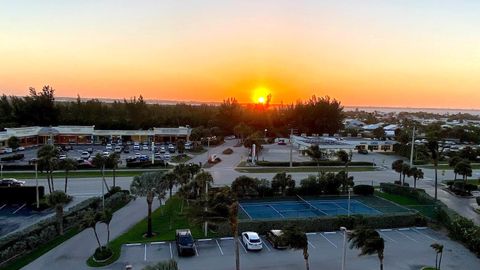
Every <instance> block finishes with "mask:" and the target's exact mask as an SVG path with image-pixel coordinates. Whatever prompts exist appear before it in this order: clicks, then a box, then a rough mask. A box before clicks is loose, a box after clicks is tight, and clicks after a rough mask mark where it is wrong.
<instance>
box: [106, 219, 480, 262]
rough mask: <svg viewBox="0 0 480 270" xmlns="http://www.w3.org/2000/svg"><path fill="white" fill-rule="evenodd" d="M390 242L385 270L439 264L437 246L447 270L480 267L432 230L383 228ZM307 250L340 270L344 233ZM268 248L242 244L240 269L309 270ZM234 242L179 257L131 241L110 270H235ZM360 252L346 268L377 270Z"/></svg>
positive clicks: (350, 254) (289, 253) (160, 245)
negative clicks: (161, 269)
mask: <svg viewBox="0 0 480 270" xmlns="http://www.w3.org/2000/svg"><path fill="white" fill-rule="evenodd" d="M378 231H379V233H380V235H381V236H382V237H383V238H384V240H385V260H384V265H385V269H396V270H398V269H405V270H407V269H408V270H410V269H420V268H421V266H424V265H434V264H435V252H434V251H433V249H432V248H431V247H430V245H431V244H432V243H434V242H438V243H441V244H443V245H444V254H443V260H442V269H456V270H459V269H478V267H479V266H480V259H478V258H477V257H476V256H475V255H474V254H472V253H471V252H469V251H468V250H467V249H466V248H465V247H463V246H462V245H460V244H458V243H456V242H454V241H452V240H450V239H448V238H447V237H446V236H444V235H442V234H440V233H438V232H435V231H433V230H431V229H429V228H424V227H421V228H418V227H417V228H400V229H385V230H378ZM307 236H308V244H309V247H308V252H309V254H310V258H309V261H310V268H311V269H340V267H341V259H342V248H343V233H342V232H339V231H334V232H318V233H308V234H307ZM262 240H263V242H264V247H263V250H261V251H259V252H256V251H247V250H246V249H245V248H244V247H243V245H241V244H240V245H239V246H240V264H241V269H289V270H293V269H305V262H304V260H303V255H302V251H301V250H277V249H274V248H273V247H272V246H271V244H270V243H269V242H267V241H266V240H265V238H264V237H263V236H262ZM233 241H234V240H233V239H232V238H230V237H227V238H218V239H200V240H197V242H196V250H197V254H196V255H195V256H191V257H178V255H177V250H176V247H175V242H152V243H148V244H140V243H132V244H128V245H124V246H123V247H122V255H121V257H120V259H119V260H118V261H117V262H116V263H115V264H113V265H111V266H110V267H109V268H108V269H124V267H125V265H127V264H131V265H133V267H134V269H142V268H143V267H144V266H145V265H148V264H153V263H155V262H158V261H162V260H168V259H175V260H176V261H177V262H178V264H179V267H180V269H205V270H207V269H209V270H214V269H219V270H220V269H221V270H224V269H234V266H235V257H234V242H233ZM358 254H359V251H358V250H355V249H353V250H352V249H349V248H347V260H346V262H347V267H346V269H352V270H354V269H356V270H365V269H378V268H379V261H378V258H377V256H376V255H372V256H362V257H359V256H358Z"/></svg>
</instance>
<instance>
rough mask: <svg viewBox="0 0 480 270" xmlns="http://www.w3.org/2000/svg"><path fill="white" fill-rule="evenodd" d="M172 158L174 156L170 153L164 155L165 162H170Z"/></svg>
mask: <svg viewBox="0 0 480 270" xmlns="http://www.w3.org/2000/svg"><path fill="white" fill-rule="evenodd" d="M171 157H172V156H171V155H170V154H169V153H165V154H163V159H164V160H170V158H171Z"/></svg>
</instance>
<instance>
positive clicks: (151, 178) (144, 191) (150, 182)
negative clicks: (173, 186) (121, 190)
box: [130, 172, 167, 237]
mask: <svg viewBox="0 0 480 270" xmlns="http://www.w3.org/2000/svg"><path fill="white" fill-rule="evenodd" d="M166 190H167V184H166V182H165V181H164V178H163V172H150V173H143V174H142V175H139V176H135V177H134V178H133V181H132V184H131V185H130V192H131V193H132V194H134V195H137V196H146V199H147V233H146V237H152V236H153V231H152V204H153V199H154V197H155V195H157V196H158V197H159V198H161V197H163V196H164V194H165V191H166Z"/></svg>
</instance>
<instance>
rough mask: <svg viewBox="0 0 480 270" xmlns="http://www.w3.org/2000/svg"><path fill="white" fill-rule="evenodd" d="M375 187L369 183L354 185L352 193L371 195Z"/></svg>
mask: <svg viewBox="0 0 480 270" xmlns="http://www.w3.org/2000/svg"><path fill="white" fill-rule="evenodd" d="M374 191H375V189H374V188H373V186H370V185H356V186H354V187H353V193H354V194H357V195H364V196H371V195H373V192H374Z"/></svg>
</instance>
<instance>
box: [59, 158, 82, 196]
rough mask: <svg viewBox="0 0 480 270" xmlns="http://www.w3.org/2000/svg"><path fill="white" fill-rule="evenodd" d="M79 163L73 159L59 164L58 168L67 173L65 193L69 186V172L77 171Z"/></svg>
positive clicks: (64, 160)
mask: <svg viewBox="0 0 480 270" xmlns="http://www.w3.org/2000/svg"><path fill="white" fill-rule="evenodd" d="M77 165H78V162H77V161H76V160H75V159H72V158H66V159H63V160H60V161H59V162H58V167H59V168H60V169H62V170H64V171H65V193H67V186H68V172H70V171H72V170H76V169H77Z"/></svg>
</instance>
